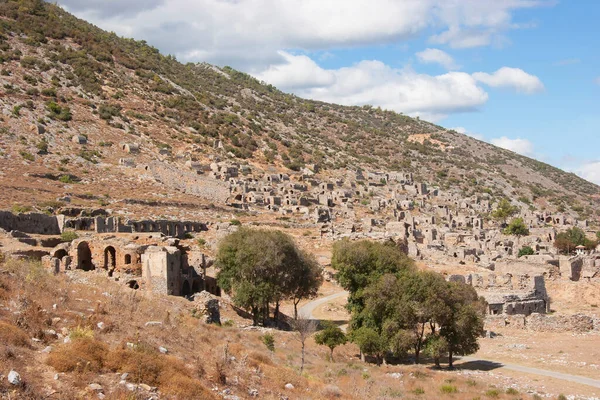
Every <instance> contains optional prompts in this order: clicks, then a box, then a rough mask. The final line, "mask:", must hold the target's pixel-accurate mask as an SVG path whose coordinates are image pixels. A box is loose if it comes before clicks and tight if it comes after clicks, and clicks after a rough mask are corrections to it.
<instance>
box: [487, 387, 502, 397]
mask: <svg viewBox="0 0 600 400" xmlns="http://www.w3.org/2000/svg"><path fill="white" fill-rule="evenodd" d="M485 395H486V396H487V397H492V398H497V397H500V391H499V390H498V389H489V390H488V391H487V392H485Z"/></svg>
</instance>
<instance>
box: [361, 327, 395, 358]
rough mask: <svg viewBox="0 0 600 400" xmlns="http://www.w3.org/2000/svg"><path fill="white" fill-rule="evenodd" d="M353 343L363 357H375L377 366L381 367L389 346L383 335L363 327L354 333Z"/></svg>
mask: <svg viewBox="0 0 600 400" xmlns="http://www.w3.org/2000/svg"><path fill="white" fill-rule="evenodd" d="M352 341H353V342H354V343H356V345H357V346H358V348H359V349H360V352H361V356H364V355H367V356H373V357H375V359H376V360H377V365H381V362H382V361H383V356H384V355H385V352H386V351H387V348H388V344H387V342H386V340H385V338H384V337H383V336H382V335H380V334H379V333H377V331H375V330H374V329H371V328H367V327H365V326H363V327H360V328H358V329H357V330H356V331H353V332H352Z"/></svg>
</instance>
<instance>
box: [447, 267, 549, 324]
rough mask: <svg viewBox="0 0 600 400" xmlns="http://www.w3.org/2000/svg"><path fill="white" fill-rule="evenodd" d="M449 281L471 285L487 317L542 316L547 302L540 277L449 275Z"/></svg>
mask: <svg viewBox="0 0 600 400" xmlns="http://www.w3.org/2000/svg"><path fill="white" fill-rule="evenodd" d="M448 280H449V281H455V282H463V283H467V284H470V285H472V286H473V287H474V288H475V290H476V291H477V293H478V294H479V295H480V296H483V297H484V298H485V300H486V301H487V303H488V308H487V313H488V314H489V315H501V314H502V315H516V314H519V315H525V316H527V315H530V314H533V313H540V314H545V313H546V312H548V311H549V310H550V300H549V297H548V294H547V292H546V285H545V281H544V277H543V276H542V275H537V276H529V275H514V276H513V275H511V274H508V273H507V274H503V275H496V274H486V275H483V274H469V275H450V276H449V277H448Z"/></svg>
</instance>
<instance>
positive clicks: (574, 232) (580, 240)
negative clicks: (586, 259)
mask: <svg viewBox="0 0 600 400" xmlns="http://www.w3.org/2000/svg"><path fill="white" fill-rule="evenodd" d="M597 244H598V243H597V242H596V241H593V240H590V239H588V238H587V237H586V235H585V232H584V231H583V230H582V229H580V228H578V227H576V226H575V227H573V228H569V229H567V230H566V231H565V232H561V233H559V234H558V235H556V239H555V240H554V247H556V248H557V249H558V250H559V251H560V252H561V253H564V254H569V253H571V252H572V251H573V250H575V248H576V247H577V246H585V248H586V249H588V250H591V249H593V248H594V247H596V245H597Z"/></svg>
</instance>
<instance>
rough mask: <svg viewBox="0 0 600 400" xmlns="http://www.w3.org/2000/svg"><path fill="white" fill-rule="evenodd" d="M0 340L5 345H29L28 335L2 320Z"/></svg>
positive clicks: (0, 322)
mask: <svg viewBox="0 0 600 400" xmlns="http://www.w3.org/2000/svg"><path fill="white" fill-rule="evenodd" d="M0 342H2V343H3V344H6V345H12V346H19V347H30V339H29V335H28V334H27V333H25V332H24V331H23V330H22V329H19V328H18V327H16V326H14V325H11V324H9V323H7V322H4V321H0Z"/></svg>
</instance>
